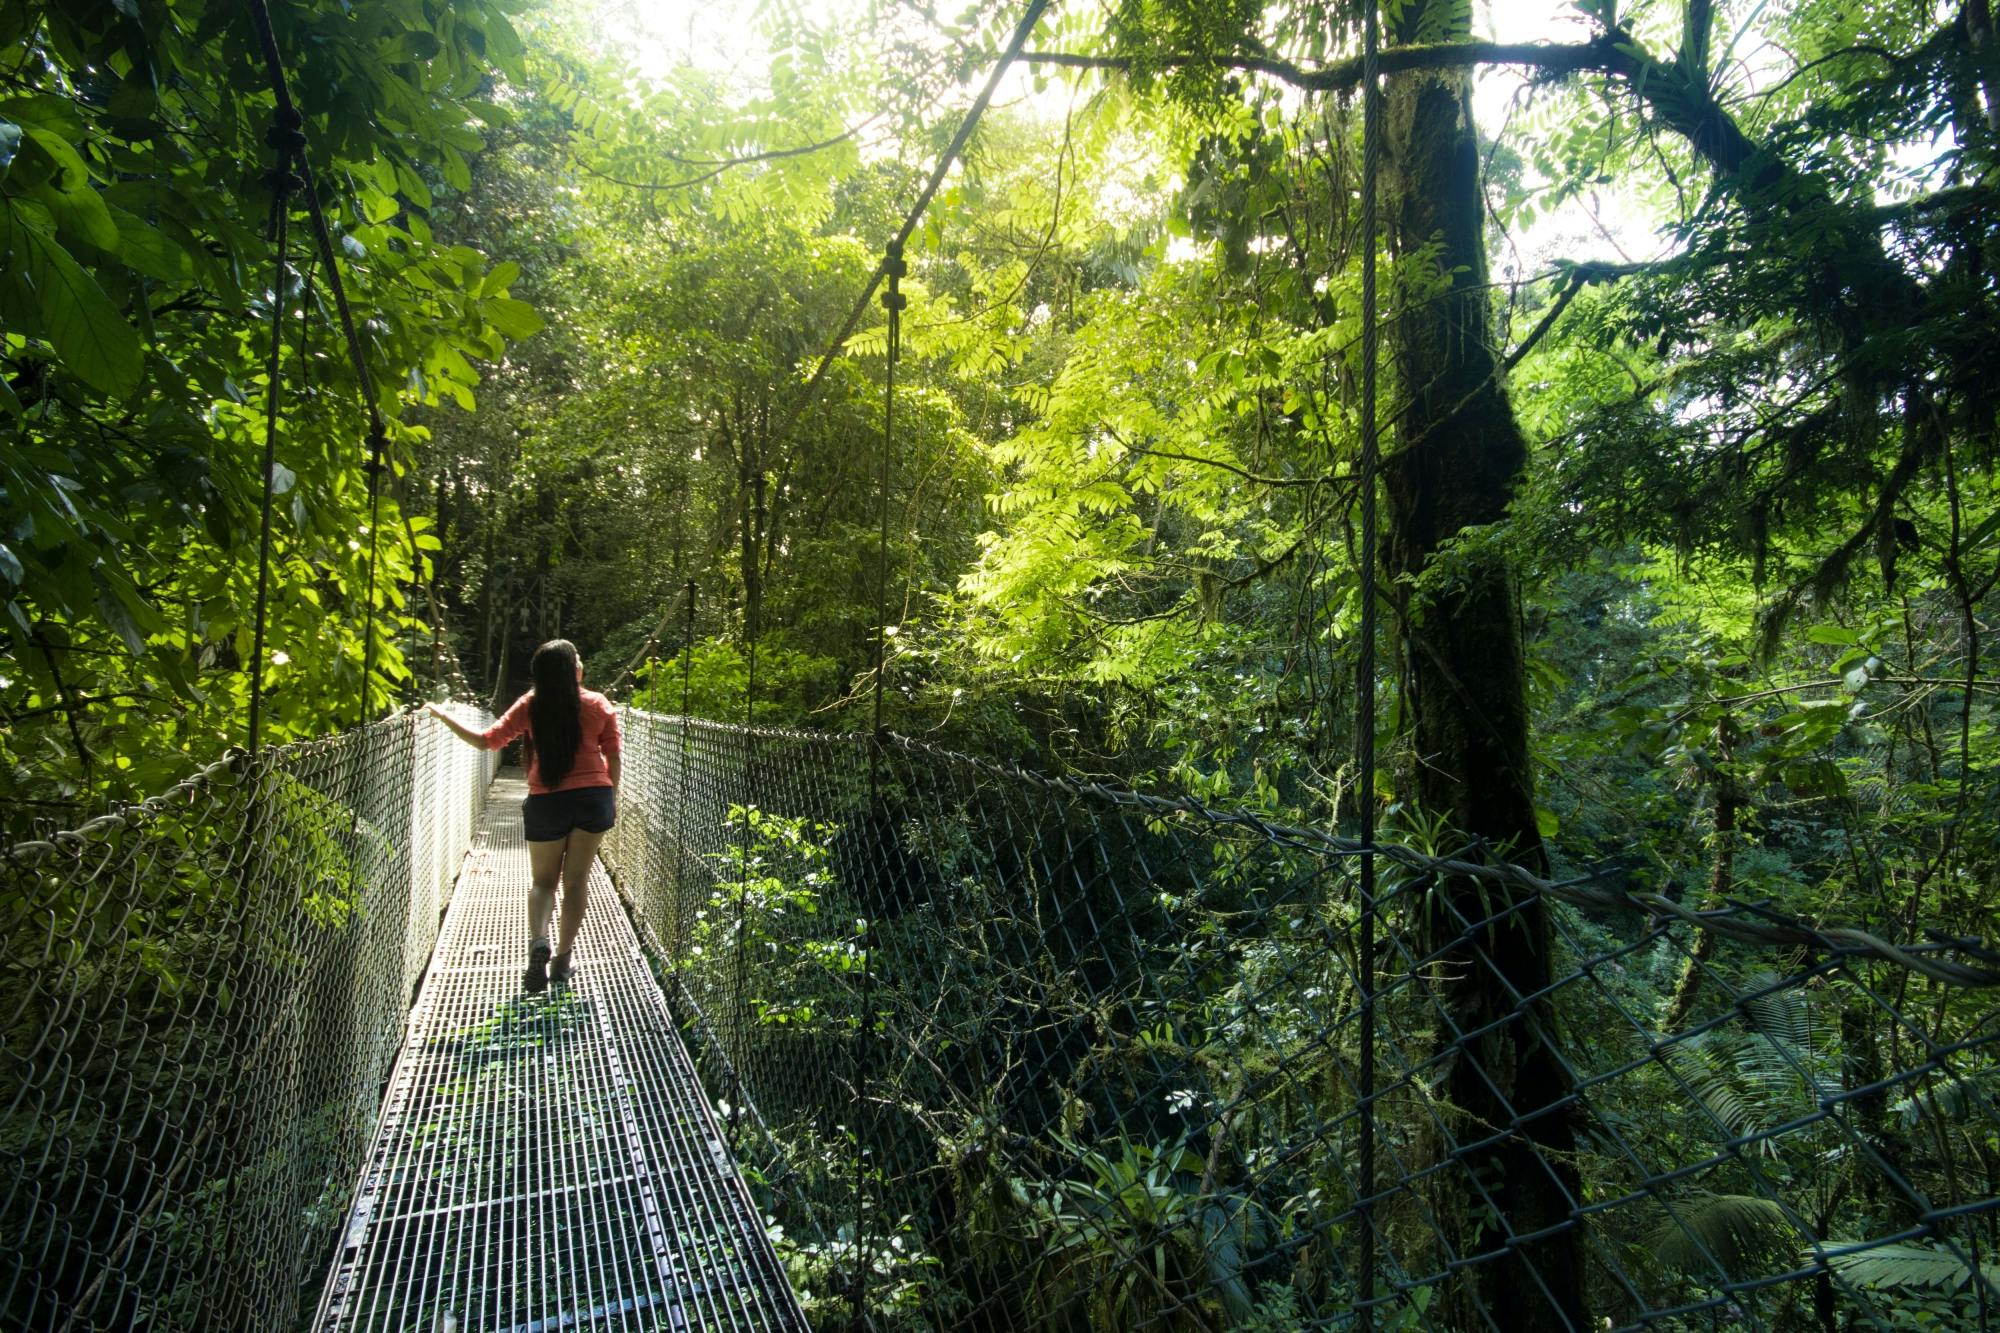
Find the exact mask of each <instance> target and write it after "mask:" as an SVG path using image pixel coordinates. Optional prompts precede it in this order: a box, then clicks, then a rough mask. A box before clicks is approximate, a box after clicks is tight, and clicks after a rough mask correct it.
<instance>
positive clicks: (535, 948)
mask: <svg viewBox="0 0 2000 1333" xmlns="http://www.w3.org/2000/svg"><path fill="white" fill-rule="evenodd" d="M521 985H522V986H523V987H524V988H525V989H526V990H527V991H528V992H529V993H530V994H536V993H539V992H541V991H545V990H547V989H548V988H549V942H548V941H547V940H536V941H535V942H534V943H533V944H530V945H529V946H528V972H527V975H526V976H524V977H522V978H521Z"/></svg>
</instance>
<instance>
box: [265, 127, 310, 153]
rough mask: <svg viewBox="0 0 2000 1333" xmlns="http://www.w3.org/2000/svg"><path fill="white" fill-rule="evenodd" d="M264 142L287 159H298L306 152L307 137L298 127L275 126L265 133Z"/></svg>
mask: <svg viewBox="0 0 2000 1333" xmlns="http://www.w3.org/2000/svg"><path fill="white" fill-rule="evenodd" d="M264 142H265V143H267V144H269V145H270V146H271V147H272V148H274V149H276V150H277V151H278V152H280V153H283V154H285V155H286V156H287V157H297V156H299V155H301V154H303V153H304V152H305V151H306V136H305V135H304V134H302V133H301V132H300V131H299V129H298V127H297V126H296V125H273V126H272V127H271V128H270V129H268V130H265V131H264Z"/></svg>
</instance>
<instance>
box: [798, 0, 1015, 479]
mask: <svg viewBox="0 0 2000 1333" xmlns="http://www.w3.org/2000/svg"><path fill="white" fill-rule="evenodd" d="M1048 7H1049V0H1029V3H1028V8H1027V9H1026V10H1025V11H1024V12H1023V13H1022V15H1021V21H1020V22H1019V23H1017V24H1015V25H1014V35H1013V37H1012V38H1011V39H1010V40H1009V41H1008V43H1007V49H1006V50H1005V51H1003V52H1001V53H1000V59H999V60H998V61H997V62H995V64H994V66H993V71H992V73H990V74H988V75H987V76H986V84H985V86H984V87H982V88H981V89H980V90H979V96H978V97H976V98H974V99H973V102H972V106H971V108H970V109H968V110H967V111H966V113H965V118H964V119H963V120H962V121H960V122H959V126H958V133H956V134H954V135H953V136H952V138H951V143H950V144H949V145H948V146H947V147H946V148H945V150H944V155H943V156H942V157H940V158H938V160H937V165H936V166H935V167H933V168H932V169H931V175H930V179H929V180H928V181H926V182H925V183H924V188H923V190H922V192H921V193H919V194H918V195H917V202H916V203H914V204H912V205H911V206H910V209H909V211H908V212H907V213H905V214H904V215H903V224H902V226H900V227H898V228H897V229H896V235H895V237H894V238H893V239H892V240H891V241H890V242H889V245H888V247H887V252H888V253H894V254H895V255H897V256H898V257H900V256H901V255H902V252H903V246H904V245H905V244H906V243H907V242H908V241H909V239H910V234H911V233H912V232H914V231H916V229H917V223H919V222H921V221H922V220H923V216H924V213H925V211H926V210H927V209H929V208H930V206H931V199H932V198H933V197H935V196H936V194H937V192H938V187H939V186H940V185H943V184H944V178H945V176H946V175H947V174H949V173H950V171H951V167H952V164H953V163H954V162H956V161H957V160H958V156H959V154H960V153H962V152H964V151H965V145H966V143H967V141H969V140H970V139H971V138H972V131H973V130H974V129H976V128H977V127H978V125H979V120H980V117H982V116H984V115H985V114H986V107H987V105H988V104H989V103H990V102H992V100H993V93H994V91H995V90H996V89H997V88H998V87H999V86H1000V78H1001V76H1002V75H1003V74H1005V73H1006V72H1007V67H1008V66H1009V65H1011V64H1013V63H1014V61H1015V59H1016V58H1017V57H1018V56H1019V55H1020V54H1021V49H1022V48H1023V47H1025V46H1026V45H1027V44H1028V38H1029V36H1031V35H1032V34H1033V33H1034V31H1035V25H1036V24H1037V23H1039V22H1041V20H1042V14H1043V13H1044V12H1045V11H1046V10H1047V9H1048ZM888 276H889V260H888V258H887V254H886V253H885V256H884V258H883V260H882V262H881V263H879V264H877V265H876V266H875V272H874V273H872V274H870V275H869V278H868V285H867V286H866V287H863V288H862V289H861V295H860V296H859V297H857V298H856V299H855V302H854V305H853V307H852V308H851V309H850V310H849V311H848V312H847V318H846V319H844V320H842V321H841V325H840V331H839V332H837V333H835V334H834V335H833V337H832V338H831V339H830V340H829V341H828V342H827V346H826V351H825V352H824V353H822V354H821V356H820V359H819V364H818V365H817V366H815V367H814V368H813V373H812V376H811V378H809V379H808V380H807V381H806V387H805V388H804V389H803V390H801V391H800V393H799V399H798V402H796V403H795V404H793V406H792V409H791V410H790V411H789V412H787V413H786V414H785V420H784V424H783V425H782V426H780V427H779V428H778V431H777V434H776V435H775V436H774V438H775V439H776V440H777V441H778V442H780V443H782V442H783V441H784V440H786V439H787V438H789V437H790V436H791V433H792V430H793V428H794V427H796V426H797V425H798V424H799V418H800V417H802V416H804V415H805V410H806V408H808V407H809V406H811V405H812V400H813V395H814V394H816V393H818V392H819V386H820V383H821V381H823V380H824V379H825V378H826V372H827V370H828V369H829V368H830V367H831V366H832V365H833V362H834V359H835V358H836V357H838V356H839V355H840V349H841V347H842V346H844V345H845V344H846V342H847V339H848V337H849V335H851V334H852V333H853V332H854V328H855V325H857V324H859V323H860V322H861V316H862V315H863V313H865V312H866V311H867V309H868V303H869V302H870V301H872V300H873V299H874V298H875V289H876V288H878V287H880V286H881V285H882V282H883V280H884V279H885V278H887V277H888Z"/></svg>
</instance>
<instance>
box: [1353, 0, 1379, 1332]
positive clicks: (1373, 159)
mask: <svg viewBox="0 0 2000 1333" xmlns="http://www.w3.org/2000/svg"><path fill="white" fill-rule="evenodd" d="M1376 3H1377V0H1364V13H1363V17H1362V24H1361V26H1362V38H1361V90H1362V91H1361V480H1360V483H1359V485H1360V488H1361V493H1360V499H1361V571H1360V579H1359V583H1360V589H1361V652H1360V662H1359V664H1358V665H1357V667H1356V675H1357V677H1358V679H1357V680H1356V682H1355V703H1354V728H1355V739H1356V742H1357V745H1358V748H1359V750H1360V754H1359V756H1358V757H1357V766H1358V767H1359V768H1360V770H1361V945H1360V958H1359V959H1358V969H1357V970H1358V971H1359V973H1360V992H1361V993H1360V1000H1361V1037H1360V1040H1361V1068H1360V1071H1359V1073H1360V1079H1359V1082H1360V1098H1361V1115H1360V1140H1361V1141H1360V1146H1359V1152H1360V1162H1359V1164H1358V1165H1359V1168H1360V1181H1359V1184H1360V1195H1361V1200H1360V1208H1359V1210H1358V1211H1359V1214H1360V1219H1361V1299H1360V1301H1359V1302H1357V1308H1356V1314H1357V1315H1358V1318H1357V1320H1356V1327H1357V1328H1359V1329H1360V1330H1362V1333H1369V1330H1372V1329H1373V1328H1374V1327H1375V1306H1374V1300H1375V1265H1376V1257H1375V635H1376V623H1375V620H1376V606H1375V523H1376V514H1375V473H1376V470H1377V468H1378V466H1379V465H1380V462H1381V455H1380V441H1379V440H1378V439H1377V436H1376V420H1375V380H1376V375H1377V371H1378V369H1379V368H1378V366H1377V363H1376V361H1377V349H1376V340H1377V337H1378V333H1379V330H1378V328H1377V321H1376V312H1375V298H1376V292H1375V250H1376V234H1375V233H1376V228H1377V222H1378V219H1377V217H1376V210H1377V199H1376V194H1377V190H1378V187H1379V181H1378V179H1377V178H1378V176H1379V174H1380V171H1381V156H1382V96H1381V89H1380V87H1379V83H1380V78H1381V52H1380V51H1379V49H1378V48H1379V45H1380V34H1379V33H1378V31H1377V24H1378V16H1377V12H1376Z"/></svg>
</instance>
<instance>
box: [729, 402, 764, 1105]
mask: <svg viewBox="0 0 2000 1333" xmlns="http://www.w3.org/2000/svg"><path fill="white" fill-rule="evenodd" d="M739 447H740V448H742V450H743V452H744V456H745V457H748V455H749V451H750V441H749V440H748V439H747V438H746V439H744V440H743V441H742V443H741V445H740V446H739ZM752 484H753V486H754V485H757V484H760V483H755V482H753V483H752ZM753 513H754V514H755V517H756V520H757V527H756V528H751V527H750V526H749V525H750V523H751V520H752V514H753ZM763 516H764V505H763V501H762V498H761V493H760V497H759V499H758V500H757V502H756V507H755V509H754V511H753V510H751V509H749V508H747V507H746V509H745V511H744V514H743V522H744V526H745V529H746V537H745V540H746V541H748V540H749V539H750V536H751V535H754V534H755V533H756V532H757V531H758V529H761V527H762V526H763ZM745 578H746V580H747V584H746V586H745V587H744V590H743V639H744V656H745V658H746V659H747V660H746V664H745V665H746V670H745V672H744V681H743V801H742V810H743V830H742V835H741V836H742V843H741V848H740V854H739V855H738V857H737V869H738V872H739V878H738V880H737V883H736V1012H735V1015H734V1019H733V1022H734V1026H735V1029H736V1055H735V1058H734V1059H732V1060H731V1061H730V1083H731V1085H732V1094H731V1096H730V1099H729V1125H730V1128H731V1129H736V1128H738V1127H740V1126H741V1125H742V1123H743V1061H744V1058H745V1056H746V1055H748V1053H749V1048H750V1034H749V1014H750V1007H751V1006H750V1001H749V997H748V996H747V995H746V994H745V993H744V992H745V991H746V990H747V989H748V987H749V980H750V951H749V941H750V932H749V929H748V926H749V921H748V912H749V906H750V837H751V832H752V827H751V825H752V820H751V818H750V811H751V807H752V806H753V805H754V804H755V802H754V800H753V797H754V796H755V794H756V791H757V733H756V730H755V728H756V723H757V712H756V707H757V635H758V633H759V631H760V629H761V628H762V620H763V609H764V591H763V580H762V579H761V578H760V577H759V576H758V574H757V571H756V549H755V547H754V545H753V546H752V547H751V551H750V561H749V568H748V569H746V571H745Z"/></svg>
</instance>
